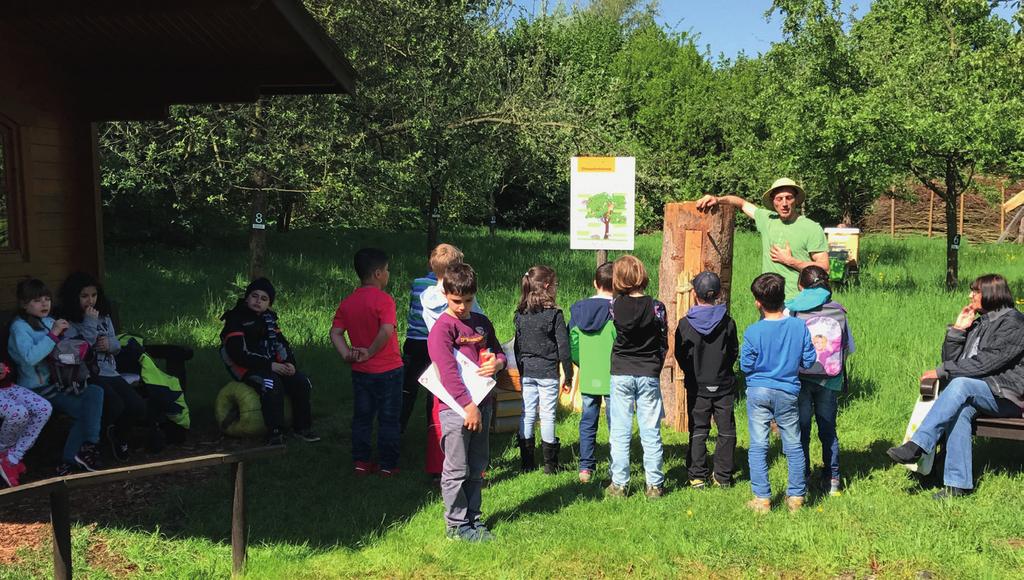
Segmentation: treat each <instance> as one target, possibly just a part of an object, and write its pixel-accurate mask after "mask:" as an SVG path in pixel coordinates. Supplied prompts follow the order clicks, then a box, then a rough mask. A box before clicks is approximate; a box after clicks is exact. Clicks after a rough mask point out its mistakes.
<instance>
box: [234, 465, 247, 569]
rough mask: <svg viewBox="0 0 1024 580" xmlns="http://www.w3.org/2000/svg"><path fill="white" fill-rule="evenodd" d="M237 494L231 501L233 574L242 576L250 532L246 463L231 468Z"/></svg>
mask: <svg viewBox="0 0 1024 580" xmlns="http://www.w3.org/2000/svg"><path fill="white" fill-rule="evenodd" d="M231 471H232V475H233V476H234V477H233V479H234V485H235V493H234V496H233V497H232V500H231V574H232V576H238V575H241V574H242V572H243V571H244V570H245V549H246V542H247V537H246V536H247V535H248V533H247V532H248V530H247V529H246V523H245V463H243V462H241V461H239V462H238V463H235V464H233V465H232V466H231Z"/></svg>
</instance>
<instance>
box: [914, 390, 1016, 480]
mask: <svg viewBox="0 0 1024 580" xmlns="http://www.w3.org/2000/svg"><path fill="white" fill-rule="evenodd" d="M978 413H982V414H984V415H987V416H989V417H1020V414H1021V410H1020V407H1018V406H1017V405H1014V404H1013V403H1011V402H1010V401H1008V400H1007V399H1003V398H997V397H996V396H995V395H993V394H992V390H991V389H990V388H989V386H988V384H986V383H985V381H982V380H979V379H970V378H964V377H961V378H956V379H953V380H952V381H950V382H949V385H948V386H947V387H946V388H945V389H943V390H942V391H941V392H940V393H939V398H938V399H936V400H935V405H933V406H932V408H931V410H930V411H928V414H927V415H926V416H925V418H924V421H921V426H920V427H918V428H917V432H915V433H914V436H913V437H911V438H910V440H911V441H913V442H914V443H916V444H917V445H918V446H919V447H920V448H921V449H924V450H925V452H926V453H931V452H932V451H933V450H934V449H935V445H936V444H937V443H938V442H939V441H941V440H942V437H943V436H945V437H946V465H945V470H944V471H943V475H942V479H943V483H945V484H946V485H948V486H950V487H959V488H960V489H974V473H973V461H974V458H973V455H972V448H971V432H972V427H971V424H972V423H973V422H974V417H975V416H977V415H978Z"/></svg>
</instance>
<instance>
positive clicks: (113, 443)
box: [107, 425, 128, 462]
mask: <svg viewBox="0 0 1024 580" xmlns="http://www.w3.org/2000/svg"><path fill="white" fill-rule="evenodd" d="M107 441H108V442H109V443H110V454H111V455H113V456H114V459H115V460H117V461H122V462H123V461H127V460H128V443H126V442H124V441H122V440H121V438H120V437H118V436H117V429H116V428H115V427H114V426H113V425H108V426H107Z"/></svg>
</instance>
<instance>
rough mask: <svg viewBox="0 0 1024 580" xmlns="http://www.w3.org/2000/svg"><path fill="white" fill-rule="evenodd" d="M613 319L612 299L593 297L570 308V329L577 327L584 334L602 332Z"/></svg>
mask: <svg viewBox="0 0 1024 580" xmlns="http://www.w3.org/2000/svg"><path fill="white" fill-rule="evenodd" d="M611 319H612V300H611V298H605V297H603V296H593V297H591V298H586V299H584V300H580V301H579V302H577V303H576V304H573V305H572V306H571V307H570V308H569V328H572V327H574V326H575V327H578V328H579V329H580V330H582V331H583V332H590V333H592V332H600V331H601V329H602V328H604V325H605V324H607V323H608V321H609V320H611Z"/></svg>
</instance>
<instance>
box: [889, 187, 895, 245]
mask: <svg viewBox="0 0 1024 580" xmlns="http://www.w3.org/2000/svg"><path fill="white" fill-rule="evenodd" d="M889 235H890V236H895V235H896V197H895V196H893V195H892V194H890V195H889Z"/></svg>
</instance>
